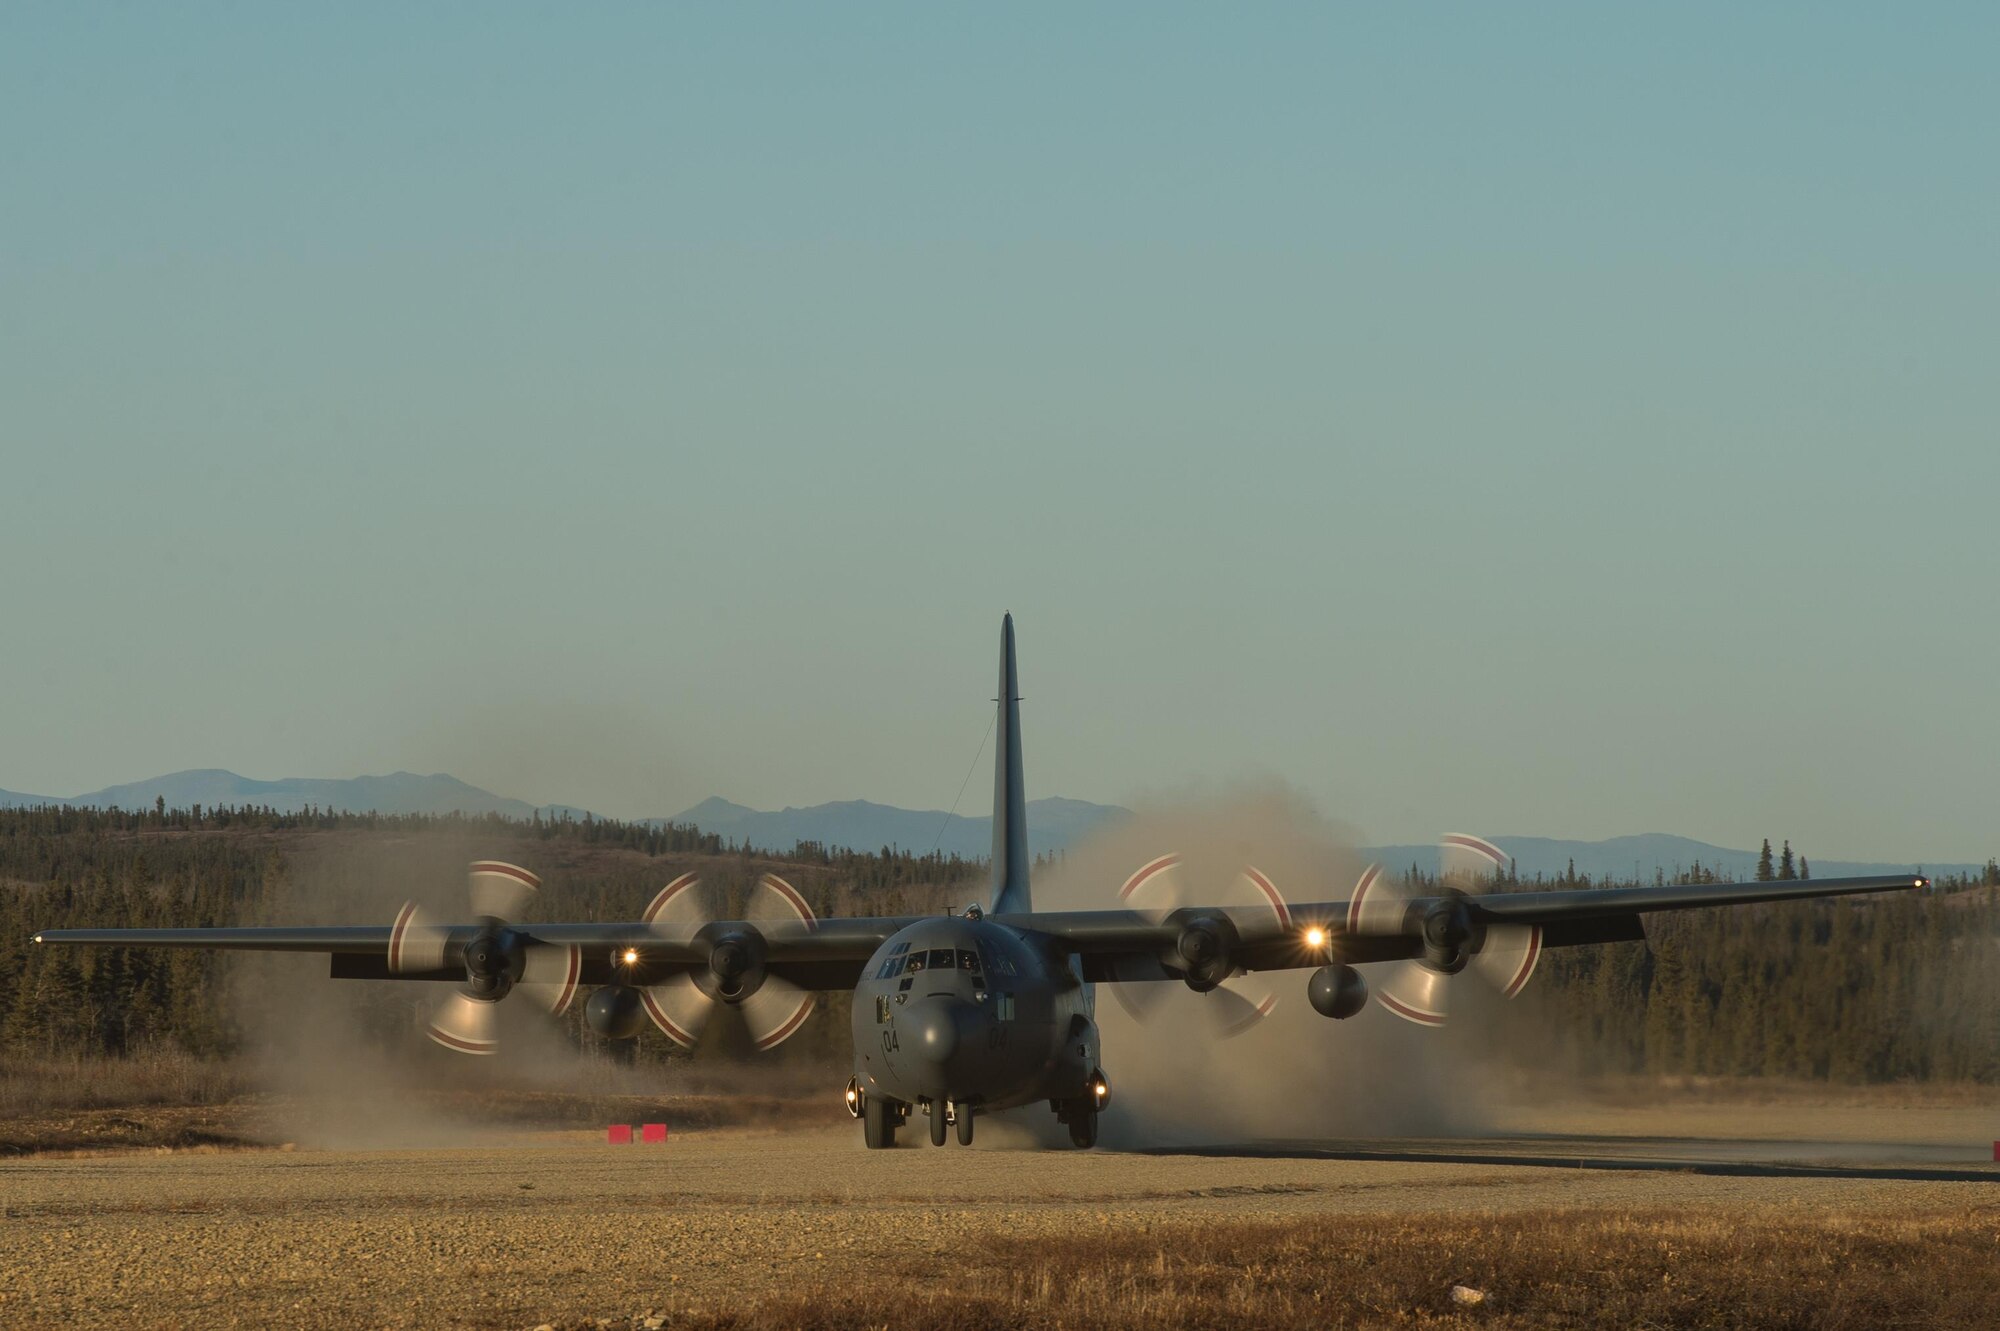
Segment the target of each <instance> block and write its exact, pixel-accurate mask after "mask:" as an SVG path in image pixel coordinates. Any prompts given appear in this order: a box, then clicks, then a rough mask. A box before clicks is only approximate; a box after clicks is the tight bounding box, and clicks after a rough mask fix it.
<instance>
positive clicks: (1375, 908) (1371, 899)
mask: <svg viewBox="0 0 2000 1331" xmlns="http://www.w3.org/2000/svg"><path fill="white" fill-rule="evenodd" d="M1408 904H1409V903H1408V902H1407V901H1405V900H1404V898H1403V894H1402V892H1401V891H1400V890H1399V889H1398V888H1397V886H1396V885H1395V884H1394V883H1392V882H1390V881H1389V875H1388V874H1386V873H1384V872H1382V866H1381V865H1379V864H1371V865H1369V866H1368V867H1367V868H1366V869H1363V870H1362V871H1361V877H1359V878H1357V879H1355V881H1354V894H1353V895H1352V896H1350V897H1349V898H1348V899H1347V932H1349V933H1351V934H1398V933H1401V932H1402V931H1403V917H1404V915H1405V913H1406V907H1407V906H1408Z"/></svg>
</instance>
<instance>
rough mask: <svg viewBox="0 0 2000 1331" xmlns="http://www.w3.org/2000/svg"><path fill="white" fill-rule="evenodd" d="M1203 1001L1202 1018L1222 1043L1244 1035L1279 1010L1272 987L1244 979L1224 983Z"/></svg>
mask: <svg viewBox="0 0 2000 1331" xmlns="http://www.w3.org/2000/svg"><path fill="white" fill-rule="evenodd" d="M1201 998H1202V1005H1201V1010H1202V1016H1203V1018H1204V1019H1206V1020H1207V1022H1208V1025H1209V1030H1210V1033H1211V1034H1213V1035H1214V1036H1215V1037H1216V1038H1217V1039H1219V1040H1227V1039H1230V1038H1232V1037H1234V1036H1238V1035H1241V1034H1243V1033H1244V1032H1245V1031H1247V1030H1249V1029H1250V1028H1251V1027H1252V1026H1255V1025H1256V1024H1257V1023H1258V1022H1260V1021H1262V1020H1264V1018H1266V1017H1268V1016H1270V1015H1271V1009H1272V1008H1275V1007H1276V1006H1278V996H1277V994H1275V993H1273V992H1272V991H1271V988H1270V986H1269V985H1267V984H1264V983H1261V982H1258V981H1251V980H1245V979H1243V978H1242V977H1238V978H1235V979H1229V980H1224V981H1223V982H1222V983H1221V984H1219V985H1217V986H1216V987H1215V988H1214V989H1212V990H1210V991H1209V992H1208V993H1205V994H1203V995H1201Z"/></svg>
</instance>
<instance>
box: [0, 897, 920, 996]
mask: <svg viewBox="0 0 2000 1331" xmlns="http://www.w3.org/2000/svg"><path fill="white" fill-rule="evenodd" d="M917 918H918V917H916V916H892V915H885V916H853V917H845V918H837V919H830V920H819V921H816V922H815V923H814V925H813V927H811V928H810V929H807V928H803V927H794V926H789V925H788V926H783V927H778V926H772V925H769V924H766V925H762V926H760V928H761V929H762V930H763V931H764V933H765V936H766V938H767V940H768V943H769V947H770V968H771V973H772V974H774V975H778V976H781V977H783V978H785V979H787V980H790V981H791V982H792V983H793V984H796V985H798V986H799V987H800V988H804V989H845V988H850V987H852V986H853V985H854V983H855V982H856V981H857V980H859V979H860V978H861V971H862V967H863V966H864V964H865V963H866V962H867V960H868V958H869V957H870V956H872V955H874V952H875V949H876V948H878V947H880V946H881V945H882V943H883V941H884V940H885V939H887V938H888V937H889V936H890V935H892V934H894V933H896V932H897V931H898V930H900V929H902V928H903V927H904V926H905V925H909V924H913V923H915V922H916V920H917ZM481 927H482V926H481V925H480V924H479V923H477V922H469V923H462V924H450V925H444V926H441V928H440V930H439V933H440V937H439V938H438V939H437V940H436V943H435V948H436V951H437V955H438V959H439V964H437V965H432V966H410V965H407V964H406V965H402V966H393V965H392V964H391V955H390V954H391V950H392V948H393V947H394V946H395V943H396V938H395V935H396V929H395V927H394V926H391V925H307V926H284V925H279V926H269V925H246V926H233V927H231V926H225V927H219V928H210V929H45V930H43V931H42V932H40V933H38V934H36V935H35V937H34V941H35V942H36V943H39V944H44V945H49V946H58V947H63V946H68V947H78V946H81V947H145V948H155V947H164V948H193V949H201V950H206V951H217V952H318V953H323V954H326V955H328V956H329V957H330V958H331V968H332V973H333V978H335V979H339V980H463V979H464V978H465V970H464V966H463V964H462V962H461V961H460V958H461V957H462V956H463V953H464V948H465V946H466V944H467V943H469V942H471V941H472V939H473V938H474V937H475V936H476V935H477V934H478V933H479V931H480V929H481ZM513 932H514V933H516V934H518V935H519V936H520V937H521V939H522V941H523V942H524V943H525V944H527V945H528V946H530V947H534V946H542V947H555V948H562V947H574V948H576V949H577V950H578V952H579V954H580V961H581V973H580V975H579V976H578V981H579V983H582V984H609V983H612V982H613V981H622V982H626V983H635V984H651V983H655V982H657V981H660V980H663V979H666V978H668V977H669V976H672V975H675V974H678V973H681V972H684V971H689V970H692V969H694V968H696V967H698V966H701V965H703V964H704V963H705V962H706V960H707V957H708V949H707V946H706V945H705V944H704V943H702V942H701V941H699V940H697V939H694V938H689V937H674V936H670V935H663V933H662V932H661V930H659V929H658V928H656V927H655V926H653V925H651V924H647V923H645V922H644V921H637V920H634V921H614V922H609V923H602V924H573V923H556V924H518V925H514V926H513ZM628 952H629V953H633V954H636V956H635V957H634V960H633V961H632V962H630V963H626V962H624V961H622V958H623V957H624V956H625V955H626V954H627V953H628Z"/></svg>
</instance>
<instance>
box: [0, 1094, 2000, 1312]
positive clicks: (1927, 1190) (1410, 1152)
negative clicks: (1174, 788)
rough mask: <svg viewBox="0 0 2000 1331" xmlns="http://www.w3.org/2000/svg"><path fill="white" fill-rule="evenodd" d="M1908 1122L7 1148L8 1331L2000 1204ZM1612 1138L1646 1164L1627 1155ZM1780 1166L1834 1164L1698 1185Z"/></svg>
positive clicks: (1972, 1169) (706, 1296)
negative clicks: (1083, 1245)
mask: <svg viewBox="0 0 2000 1331" xmlns="http://www.w3.org/2000/svg"><path fill="white" fill-rule="evenodd" d="M1890 1117H1891V1118H1893V1120H1894V1121H1893V1124H1890V1123H1889V1119H1888V1118H1885V1120H1884V1123H1885V1125H1887V1126H1892V1128H1893V1130H1892V1131H1890V1132H1888V1133H1885V1134H1883V1135H1882V1136H1881V1138H1880V1139H1879V1140H1875V1141H1870V1140H1868V1139H1866V1138H1865V1136H1861V1135H1859V1133H1858V1130H1857V1129H1855V1128H1854V1127H1853V1126H1852V1125H1847V1126H1845V1127H1844V1126H1843V1124H1842V1123H1841V1122H1836V1121H1829V1120H1827V1119H1826V1118H1825V1117H1824V1116H1819V1117H1817V1118H1815V1117H1813V1116H1810V1115H1808V1116H1804V1117H1803V1118H1802V1117H1801V1115H1799V1114H1798V1113H1797V1112H1796V1111H1791V1110H1778V1109H1771V1110H1766V1111H1762V1112H1750V1113H1747V1114H1746V1113H1745V1112H1741V1111H1738V1112H1736V1113H1735V1114H1734V1115H1733V1116H1732V1117H1730V1118H1728V1119H1727V1120H1726V1121H1724V1120H1717V1121H1714V1122H1712V1123H1710V1125H1709V1126H1711V1127H1727V1128H1729V1129H1731V1130H1733V1131H1735V1132H1738V1133H1741V1136H1740V1137H1733V1138H1724V1137H1720V1136H1708V1137H1700V1136H1681V1137H1661V1136H1658V1135H1656V1134H1657V1127H1658V1123H1659V1120H1657V1118H1656V1117H1649V1116H1648V1115H1646V1114H1644V1113H1635V1114H1631V1115H1627V1116H1624V1117H1623V1118H1621V1117H1620V1116H1618V1115H1616V1114H1609V1115H1607V1114H1605V1113H1604V1112H1603V1111H1598V1113H1597V1115H1596V1116H1595V1121H1594V1122H1593V1124H1592V1126H1595V1127H1597V1128H1599V1129H1600V1131H1598V1132H1596V1133H1593V1134H1588V1135H1583V1134H1578V1133H1576V1131H1575V1125H1573V1124H1567V1123H1565V1124H1563V1125H1562V1126H1563V1127H1564V1128H1565V1129H1566V1130H1567V1131H1568V1132H1569V1134H1570V1135H1568V1136H1553V1135H1542V1136H1539V1137H1533V1138H1525V1137H1521V1136H1516V1137H1514V1138H1512V1139H1510V1140H1505V1141H1497V1142H1496V1141H1494V1140H1478V1141H1463V1142H1447V1143H1439V1142H1429V1143H1404V1144H1400V1145H1399V1144H1397V1143H1384V1142H1377V1143H1372V1144H1368V1143H1352V1144H1346V1145H1340V1144H1334V1145H1330V1146H1329V1145H1326V1144H1321V1145H1319V1146H1315V1147H1311V1148H1306V1147H1286V1146H1282V1145H1275V1144H1264V1145H1254V1144H1252V1145H1250V1147H1249V1149H1251V1150H1253V1151H1255V1152H1257V1153H1254V1154H1247V1155H1240V1154H1217V1153H1209V1154H1165V1153H1162V1154H1150V1153H1147V1154H1120V1153H1115V1152H1110V1151H1096V1152H1087V1153H1086V1152H1067V1151H1047V1152H1039V1151H1025V1150H1007V1149H994V1148H987V1147H975V1148H973V1149H971V1150H965V1149H962V1148H958V1147H956V1146H952V1147H947V1148H945V1149H944V1150H932V1149H930V1148H928V1147H923V1148H917V1149H905V1150H897V1151H893V1152H886V1153H876V1152H866V1151H863V1150H862V1149H861V1148H860V1143H859V1140H858V1137H859V1134H858V1132H856V1131H853V1130H850V1129H847V1128H844V1127H843V1128H842V1129H840V1130H833V1129H825V1128H810V1129H802V1130H798V1131H774V1130H751V1129H740V1128H738V1129H714V1130H709V1131H703V1132H691V1133H687V1134H683V1135H677V1136H675V1137H674V1138H673V1140H671V1141H670V1142H669V1143H668V1144H666V1145H664V1146H660V1145H638V1146H623V1147H612V1146H606V1145H603V1144H601V1139H598V1138H594V1137H593V1138H586V1137H584V1136H583V1135H581V1134H543V1135H537V1136H532V1137H522V1138H520V1139H519V1140H518V1142H517V1143H516V1144H513V1145H506V1146H489V1147H481V1148H479V1149H465V1150H411V1151H381V1152H333V1151H284V1150H257V1151H223V1152H202V1151H194V1152H177V1153H160V1154H155V1153H136V1152H135V1153H125V1154H101V1155H85V1156H77V1157H71V1158H51V1157H29V1158H22V1159H15V1160H9V1161H4V1162H0V1208H4V1216H5V1219H4V1234H5V1239H4V1244H0V1325H6V1326H37V1325H66V1324H73V1323H80V1322H92V1323H104V1324H109V1325H117V1326H120V1327H150V1326H179V1325H208V1326H239V1325H240V1326H264V1325H278V1324H283V1325H289V1326H328V1325H371V1326H438V1325H466V1326H498V1327H510V1326H511V1327H523V1328H525V1327H532V1326H535V1325H537V1324H539V1323H542V1322H545V1321H558V1322H562V1321H570V1322H574V1321H577V1320H586V1321H587V1320H589V1319H596V1318H609V1319H613V1323H614V1324H615V1325H620V1326H623V1325H626V1324H627V1322H626V1319H629V1318H632V1317H634V1316H635V1315H636V1314H640V1313H643V1312H645V1311H647V1310H649V1309H655V1308H658V1309H661V1310H668V1309H678V1308H686V1307H717V1306H724V1305H727V1304H728V1303H730V1302H731V1301H734V1300H740V1299H742V1298H745V1297H755V1296H758V1295H764V1294H770V1293H776V1292H782V1291H787V1290H798V1289H801V1288H809V1287H810V1286H811V1285H813V1284H814V1283H815V1282H817V1281H819V1280H821V1279H823V1278H826V1277H828V1276H832V1275H843V1274H852V1273H855V1272H858V1271H864V1270H869V1269H881V1268H882V1266H883V1264H884V1263H885V1262H886V1263H888V1264H890V1265H891V1266H892V1267H893V1268H895V1269H897V1270H901V1271H920V1272H928V1271H935V1272H936V1273H937V1274H938V1276H939V1278H947V1277H948V1275H949V1272H950V1270H951V1262H952V1255H953V1253H954V1252H957V1251H962V1250H963V1249H964V1246H965V1245H969V1244H977V1243H979V1242H980V1240H981V1237H982V1236H984V1235H989V1234H993V1233H995V1232H1000V1231H1012V1232H1015V1233H1019V1234H1026V1235H1046V1236H1051V1237H1054V1236H1060V1235H1063V1234H1067V1233H1073V1232H1076V1231H1078V1230H1091V1229H1097V1228H1100V1227H1110V1226H1116V1227H1121V1228H1126V1229H1141V1230H1160V1231H1168V1230H1170V1229H1171V1228H1172V1227H1175V1226H1184V1225H1189V1224H1201V1223H1203V1222H1206V1221H1210V1220H1215V1219H1258V1218H1263V1219H1268V1218H1279V1217H1283V1216H1285V1215H1291V1214H1307V1213H1313V1214H1328V1213H1348V1214H1358V1213H1367V1214H1383V1213H1415V1212H1437V1211H1447V1212H1461V1213H1462V1212H1467V1211H1482V1212H1487V1213H1496V1212H1498V1213H1505V1212H1509V1211H1531V1210H1536V1211H1538V1210H1544V1209H1549V1208H1621V1207H1635V1206H1685V1207H1689V1208H1696V1209H1700V1210H1703V1211H1708V1212H1713V1211H1716V1210H1718V1209H1724V1210H1728V1209H1733V1210H1736V1211H1739V1212H1747V1211H1755V1210H1760V1209H1775V1210H1796V1209H1799V1208H1810V1209H1816V1210H1838V1211H1845V1212H1869V1211H1878V1210H1879V1211H1882V1212H1885V1213H1887V1212H1899V1211H1908V1210H1913V1209H1922V1208H1950V1207H1965V1206H1971V1205H1976V1204H1981V1203H1983V1202H1984V1201H1985V1200H1986V1199H1987V1198H1989V1197H1991V1196H2000V1194H1996V1193H1994V1192H1993V1191H1992V1188H1991V1184H1990V1183H1989V1182H1987V1181H1985V1177H1984V1176H1985V1174H1986V1173H1988V1172H1990V1173H1991V1174H1992V1178H1993V1181H1996V1182H2000V1170H1995V1169H1994V1168H1993V1167H1992V1166H1990V1165H1989V1166H1986V1167H1984V1169H1982V1166H1981V1165H1980V1164H1979V1163H1978V1162H1979V1160H1980V1159H1981V1158H1982V1157H1984V1156H1985V1154H1986V1153H1985V1152H1984V1151H1982V1150H1981V1149H1979V1148H1980V1147H1983V1146H1985V1145H1986V1143H1985V1142H1972V1141H1968V1140H1967V1133H1968V1132H1969V1131H1980V1130H1983V1129H1984V1128H1985V1126H1986V1124H1985V1123H1984V1122H1983V1117H1982V1116H1980V1115H1975V1114H1970V1113H1965V1112H1959V1113H1957V1114H1956V1115H1955V1116H1954V1115H1951V1114H1948V1115H1947V1116H1946V1117H1944V1118H1941V1119H1924V1118H1923V1117H1922V1116H1915V1117H1913V1116H1911V1115H1908V1114H1899V1115H1894V1116H1890ZM1515 1126H1516V1127H1517V1128H1519V1127H1520V1126H1521V1125H1518V1124H1517V1125H1515ZM1787 1137H1789V1138H1791V1139H1792V1140H1789V1141H1783V1142H1782V1144H1780V1142H1781V1139H1784V1138H1787ZM1329 1152H1331V1154H1329ZM1371 1152H1375V1153H1376V1154H1371ZM1621 1152H1624V1153H1627V1154H1628V1155H1630V1156H1632V1157H1633V1160H1634V1163H1635V1166H1636V1165H1637V1164H1638V1163H1639V1162H1640V1160H1641V1159H1642V1158H1643V1159H1644V1160H1648V1161H1652V1162H1653V1163H1652V1164H1650V1165H1648V1166H1647V1167H1645V1168H1638V1167H1635V1168H1632V1169H1626V1168H1622V1167H1620V1163H1619V1162H1620V1153H1621ZM1541 1156H1545V1157H1546V1158H1547V1159H1548V1163H1547V1164H1540V1163H1529V1162H1527V1161H1528V1160H1529V1158H1530V1157H1541ZM1389 1157H1393V1158H1389ZM1760 1158H1768V1159H1771V1160H1786V1161H1791V1162H1794V1163H1798V1162H1807V1163H1812V1162H1817V1166H1816V1167H1817V1168H1818V1169H1819V1171H1820V1172H1817V1173H1813V1174H1810V1175H1804V1176H1801V1175H1798V1174H1785V1173H1780V1174H1776V1175H1766V1176H1757V1175H1754V1174H1753V1175H1750V1176H1744V1175H1742V1174H1740V1173H1717V1172H1702V1165H1703V1163H1704V1162H1715V1161H1731V1162H1737V1163H1740V1162H1742V1161H1744V1160H1752V1161H1755V1160H1757V1159H1760ZM1578 1159H1588V1160H1589V1161H1591V1162H1593V1163H1594V1165H1595V1167H1593V1168H1586V1169H1579V1168H1576V1167H1575V1161H1576V1160H1578ZM1663 1159H1664V1160H1666V1161H1668V1162H1669V1164H1668V1165H1667V1166H1664V1167H1663V1166H1662V1165H1661V1164H1660V1163H1659V1162H1660V1161H1661V1160H1663ZM1676 1161H1677V1162H1679V1163H1681V1164H1685V1165H1686V1166H1687V1168H1686V1169H1682V1168H1679V1167H1674V1166H1673V1163H1672V1162H1676Z"/></svg>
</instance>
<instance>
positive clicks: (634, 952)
mask: <svg viewBox="0 0 2000 1331" xmlns="http://www.w3.org/2000/svg"><path fill="white" fill-rule="evenodd" d="M618 960H619V961H621V962H623V963H624V964H625V965H627V966H636V965H638V964H639V949H638V948H636V947H628V948H626V949H625V950H624V951H623V952H620V953H619V954H618Z"/></svg>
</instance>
